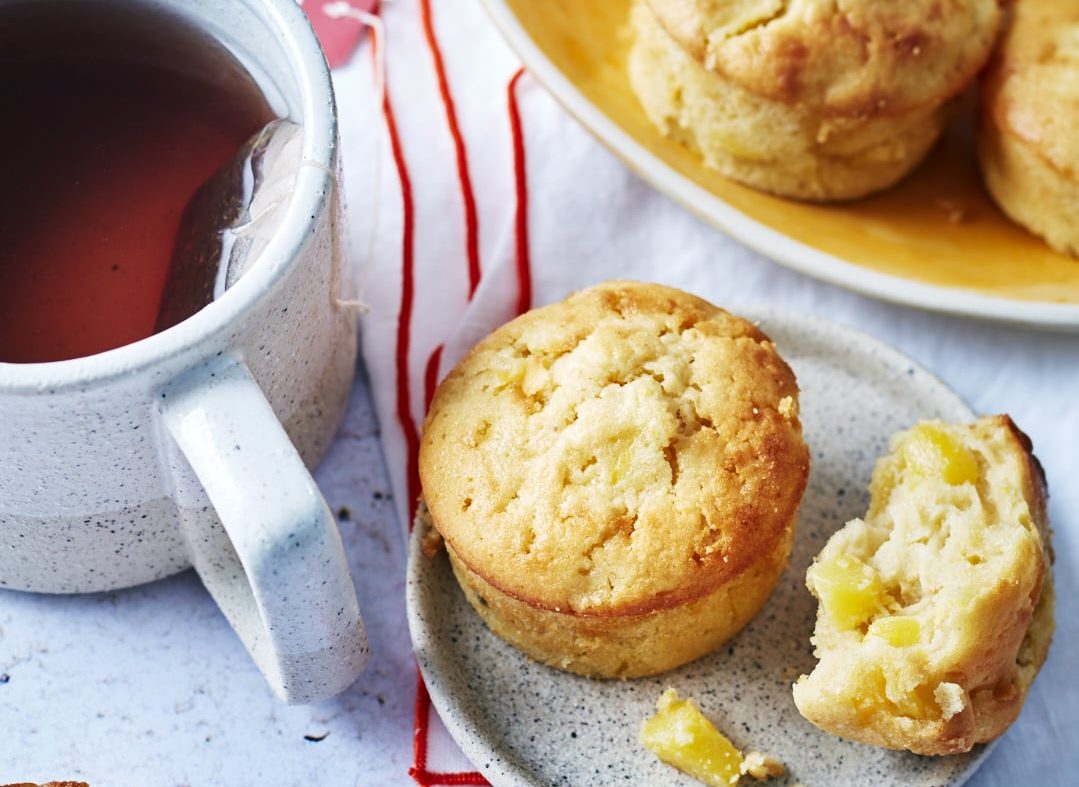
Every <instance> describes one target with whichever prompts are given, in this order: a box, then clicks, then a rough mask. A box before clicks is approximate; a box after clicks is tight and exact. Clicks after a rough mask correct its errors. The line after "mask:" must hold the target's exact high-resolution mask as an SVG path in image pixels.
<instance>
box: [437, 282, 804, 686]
mask: <svg viewBox="0 0 1079 787" xmlns="http://www.w3.org/2000/svg"><path fill="white" fill-rule="evenodd" d="M808 463H809V458H808V453H807V450H806V446H805V443H804V442H803V440H802V435H801V424H800V422H799V420H798V388H797V385H796V383H795V379H794V375H793V374H792V372H791V370H790V368H789V367H788V366H787V365H786V364H785V363H784V362H783V360H782V359H781V358H780V357H779V355H778V353H777V352H776V349H775V347H774V345H773V344H772V343H771V341H769V339H768V337H767V336H765V335H764V334H763V333H762V332H761V331H760V330H759V329H757V328H756V327H755V326H754V325H753V324H751V323H749V322H747V321H746V320H743V319H741V318H739V317H735V316H733V315H731V314H729V313H727V312H725V311H723V310H722V309H718V308H716V307H715V306H712V305H711V304H709V303H707V302H706V301H703V300H701V299H700V298H697V297H694V296H692V295H689V294H688V293H685V292H682V291H680V290H675V289H671V288H669V287H662V286H659V285H654V284H639V283H633V282H609V283H606V284H601V285H598V286H595V287H592V288H590V289H587V290H584V291H581V292H579V293H576V294H575V295H572V296H570V297H569V298H567V299H566V300H565V301H562V302H560V303H556V304H553V305H550V306H546V307H543V308H539V309H534V310H533V311H530V312H528V313H527V314H524V315H522V316H521V317H518V318H517V319H516V320H513V321H512V322H510V323H508V324H507V325H505V326H503V327H502V328H499V329H498V330H496V331H495V332H494V333H492V334H491V335H490V336H488V337H487V338H486V339H484V340H483V341H481V342H480V343H479V344H478V345H476V347H474V348H473V349H472V351H471V352H470V353H469V354H468V355H467V356H466V357H465V358H464V359H463V360H462V361H461V362H460V363H459V364H458V365H457V366H456V368H454V370H453V371H452V372H450V374H449V375H448V376H447V378H446V379H445V380H444V381H443V382H442V384H441V385H440V386H439V388H438V391H437V393H436V394H435V397H434V400H433V402H432V404H431V410H430V413H429V415H428V418H427V422H426V424H425V426H424V432H423V440H422V443H421V448H420V476H421V480H422V484H423V495H424V499H425V502H426V510H423V511H421V520H423V521H422V522H421V526H428V525H433V526H434V527H435V528H437V530H438V532H439V533H440V534H441V535H442V537H443V538H444V540H445V543H446V548H447V552H448V553H449V558H450V561H451V563H452V566H453V570H454V573H455V575H456V577H457V579H458V581H459V582H460V584H461V587H462V588H463V589H464V591H465V594H466V596H467V597H468V599H469V601H470V602H471V603H472V605H473V606H474V607H475V608H476V610H477V612H479V614H480V615H481V617H482V618H483V619H484V621H486V623H487V625H488V626H489V627H490V628H491V629H492V630H493V631H494V632H495V633H496V634H498V635H499V636H501V637H503V638H504V639H506V640H508V641H509V642H511V643H512V644H514V645H516V646H517V647H518V648H521V649H522V650H524V651H525V652H526V653H528V654H529V655H531V656H532V657H534V658H535V659H537V660H539V661H541V662H544V663H546V664H549V665H551V666H554V667H558V668H559V669H564V670H569V671H572V672H577V673H581V674H584V675H591V676H597V677H632V676H639V675H649V674H653V673H657V672H661V671H663V670H667V669H670V668H672V667H675V666H678V665H679V664H683V663H685V662H687V661H690V660H692V659H694V658H697V657H698V656H701V655H703V654H704V653H706V652H707V651H709V650H711V649H712V648H714V647H715V646H716V645H718V644H719V643H721V642H723V641H725V640H727V639H728V638H729V637H731V636H732V635H733V634H734V633H735V632H737V631H738V630H739V629H740V628H741V627H742V626H743V625H745V623H746V622H748V621H749V620H750V618H752V617H753V616H754V615H755V614H756V612H757V610H758V609H759V608H760V606H761V605H762V604H763V603H764V601H765V599H766V598H767V597H768V595H769V593H770V592H771V590H772V587H773V585H774V584H775V581H776V579H777V578H778V576H779V574H780V572H781V571H782V570H783V567H784V566H785V565H786V561H787V555H788V552H789V551H790V545H791V538H792V534H793V528H794V521H795V515H796V513H797V509H798V505H799V502H800V500H801V497H802V493H803V492H804V490H805V485H806V478H807V474H808Z"/></svg>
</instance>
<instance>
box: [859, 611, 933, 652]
mask: <svg viewBox="0 0 1079 787" xmlns="http://www.w3.org/2000/svg"><path fill="white" fill-rule="evenodd" d="M869 634H870V635H871V636H875V637H880V638H881V639H883V640H885V641H886V642H887V643H888V644H889V645H892V646H893V647H896V648H909V647H910V646H911V645H916V644H918V642H919V640H920V639H921V636H922V627H921V626H920V625H918V621H917V620H916V619H915V618H912V617H909V616H907V615H896V616H894V617H886V618H877V619H876V620H874V621H873V622H872V623H871V624H870V625H869Z"/></svg>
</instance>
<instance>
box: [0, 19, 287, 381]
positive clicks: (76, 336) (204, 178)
mask: <svg viewBox="0 0 1079 787" xmlns="http://www.w3.org/2000/svg"><path fill="white" fill-rule="evenodd" d="M0 20H2V24H0V107H3V108H4V111H3V113H2V115H0V362H13V363H28V362H39V361H59V360H64V359H69V358H77V357H82V356H86V355H91V354H94V353H98V352H102V351H104V350H108V349H111V348H115V347H119V346H122V345H125V344H129V343H131V342H134V341H137V340H139V339H142V338H145V337H147V336H149V335H151V334H153V333H154V332H155V331H157V330H161V329H164V328H166V327H168V326H169V325H171V324H174V323H175V322H178V321H179V320H180V319H182V318H184V317H185V316H187V315H186V312H185V311H183V308H185V307H184V303H185V298H186V294H184V293H181V296H183V297H180V298H177V297H176V294H175V293H174V294H173V296H172V297H171V299H167V298H165V294H166V290H167V288H168V286H169V282H170V278H171V274H170V271H174V270H176V269H178V268H182V269H184V270H185V271H186V275H187V280H188V281H189V282H190V281H195V280H198V279H199V278H200V276H201V274H198V272H197V271H196V275H194V276H192V270H191V262H190V260H184V259H175V260H174V256H176V252H177V243H178V239H179V238H181V236H182V237H183V238H186V239H187V242H188V243H190V240H191V238H192V237H196V238H197V237H198V236H199V234H200V232H205V233H206V236H207V238H209V239H210V246H212V245H213V242H214V240H213V239H214V238H216V237H217V236H218V235H220V232H221V227H220V226H218V225H219V223H220V220H221V217H220V216H218V213H219V211H215V210H214V209H210V210H207V209H206V205H205V195H206V194H207V193H210V194H211V195H214V194H218V195H220V193H221V192H222V188H221V184H222V183H226V182H231V181H232V180H235V178H231V177H226V176H223V175H222V172H225V173H226V175H227V174H228V173H227V171H228V170H229V169H230V168H231V169H235V168H236V167H239V166H243V165H244V162H245V161H246V158H245V157H249V156H250V155H251V149H250V146H249V145H248V142H249V140H251V139H253V138H256V137H258V135H259V134H260V133H261V132H262V131H263V130H264V129H265V128H266V126H267V124H268V123H270V122H272V121H273V120H274V119H275V117H276V113H275V112H274V110H273V109H272V108H271V106H270V103H269V101H268V100H267V98H266V96H265V94H264V92H263V90H261V89H260V87H259V84H258V83H257V82H256V80H255V79H254V78H253V77H252V76H251V74H250V73H248V71H247V70H245V69H244V67H243V65H241V63H240V62H239V61H238V59H237V58H236V57H235V56H234V55H233V54H232V53H230V52H229V50H228V49H227V48H226V47H224V46H223V45H222V44H220V43H218V42H217V41H215V40H214V39H213V38H211V37H210V36H209V35H208V34H206V33H205V32H203V31H200V30H199V29H198V28H197V27H195V26H194V24H192V23H191V22H189V21H187V20H185V19H184V18H182V17H180V16H173V15H166V14H164V13H163V12H162V11H160V10H151V9H149V8H148V7H146V6H143V5H140V4H138V3H128V4H122V3H120V4H118V3H111V2H110V3H91V2H77V3H76V2H68V1H64V0H60V1H58V2H51V1H46V0H34V2H30V3H21V4H19V3H16V4H13V5H5V6H0ZM245 146H246V147H245ZM238 154H239V155H240V159H237V155H238ZM241 180H242V179H241ZM208 184H209V186H208ZM214 184H217V185H216V186H215V185H214ZM200 189H201V190H202V191H201V193H202V194H203V195H204V198H203V200H202V209H201V210H188V208H189V203H191V202H192V198H193V197H194V196H195V194H196V193H197V192H199V191H200ZM226 196H227V195H226ZM241 196H242V195H241ZM248 196H250V195H248ZM215 198H217V197H215ZM237 199H240V197H237ZM234 201H235V200H234ZM185 212H186V214H185ZM233 212H235V211H233ZM185 215H186V220H185ZM199 222H202V223H203V224H205V225H206V226H204V227H203V226H196V225H198V224H199ZM181 228H182V232H181ZM180 245H183V244H182V243H181V244H180ZM180 256H182V254H181V255H180ZM204 256H205V259H204V260H200V261H198V262H197V264H204V265H206V266H208V267H209V268H216V265H217V262H218V261H217V260H216V259H215V258H214V257H213V255H212V254H207V255H204ZM216 276H217V271H216V269H209V270H207V271H206V272H205V276H204V277H203V278H206V279H209V280H213V279H214V278H216ZM184 286H191V285H190V283H189V284H188V285H184ZM166 301H168V303H169V305H170V307H172V314H171V317H170V318H169V319H164V320H162V319H161V318H160V314H159V312H160V311H161V309H162V305H163V303H165V302H166ZM177 302H179V303H180V308H181V311H176V309H175V307H176V304H177ZM192 303H193V304H194V305H193V306H192V307H191V309H192V310H197V308H199V306H201V305H202V304H203V303H204V300H198V299H196V300H194V301H192Z"/></svg>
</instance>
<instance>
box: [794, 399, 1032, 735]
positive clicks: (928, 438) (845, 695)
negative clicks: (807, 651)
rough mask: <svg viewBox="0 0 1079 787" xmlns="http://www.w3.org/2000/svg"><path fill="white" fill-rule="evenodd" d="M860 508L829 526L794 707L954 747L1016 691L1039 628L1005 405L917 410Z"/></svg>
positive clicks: (1022, 459)
mask: <svg viewBox="0 0 1079 787" xmlns="http://www.w3.org/2000/svg"><path fill="white" fill-rule="evenodd" d="M870 495H871V499H870V503H869V512H868V513H867V514H866V517H865V519H864V520H862V519H855V520H853V521H851V522H848V523H847V525H846V526H845V527H844V528H843V529H842V530H840V531H838V532H837V533H836V534H835V535H833V536H832V538H831V539H830V540H829V541H828V544H827V545H826V546H825V547H824V549H823V550H822V551H821V553H820V554H819V555H818V556H817V558H816V560H815V562H814V563H813V565H812V566H811V567H810V569H809V572H808V573H807V576H806V582H807V584H808V585H809V589H810V591H812V593H813V595H815V596H816V597H817V598H818V599H819V600H820V608H819V611H818V614H817V628H816V631H815V633H814V636H813V643H814V645H815V646H816V653H817V657H818V658H819V659H820V663H819V664H817V666H816V668H815V669H814V670H813V672H812V674H810V675H809V676H808V677H807V676H802V677H801V678H800V679H799V680H798V682H797V683H796V684H795V685H794V702H795V704H796V705H797V706H798V710H799V711H801V713H802V715H803V716H805V717H806V718H807V719H809V720H810V721H811V722H813V723H814V724H816V725H817V726H818V727H820V728H822V729H824V730H827V731H828V732H832V733H835V734H836V735H841V736H843V737H845V738H852V739H854V740H858V741H862V742H864V743H872V744H876V745H878V746H887V747H888V748H891V749H909V750H911V751H913V752H917V753H919V754H953V753H956V752H964V751H968V750H969V749H970V748H971V747H972V746H974V744H976V743H983V742H985V741H989V740H992V739H993V738H995V737H997V736H998V735H1000V734H1001V733H1002V732H1004V730H1005V729H1007V727H1008V725H1010V724H1011V723H1012V722H1013V721H1014V720H1015V719H1016V717H1018V715H1019V711H1020V709H1021V708H1022V706H1023V701H1024V699H1025V698H1026V695H1027V691H1028V690H1029V688H1030V684H1031V682H1032V681H1033V680H1034V676H1035V675H1036V674H1037V672H1038V669H1039V668H1040V667H1041V664H1042V662H1043V661H1044V660H1045V656H1046V652H1047V651H1048V648H1049V640H1050V638H1051V637H1052V633H1053V590H1052V573H1051V562H1052V552H1051V550H1050V547H1049V537H1050V532H1049V524H1048V521H1047V517H1046V509H1045V503H1046V491H1045V477H1044V475H1043V474H1042V470H1041V466H1040V465H1039V464H1038V462H1037V460H1036V459H1035V458H1034V457H1033V455H1032V454H1031V445H1030V440H1029V439H1028V438H1027V436H1026V435H1024V434H1023V433H1022V432H1020V431H1019V430H1018V429H1017V428H1016V426H1015V424H1014V423H1012V421H1011V419H1010V418H1008V417H1007V416H1003V415H998V416H989V417H985V418H982V419H980V420H978V421H976V422H975V423H973V424H962V425H948V424H942V423H940V422H934V421H930V422H926V423H923V424H919V425H918V426H916V427H915V428H913V429H911V430H910V431H907V432H903V433H900V434H898V435H896V436H895V437H894V438H893V441H892V453H891V454H890V455H888V456H886V457H884V458H882V459H881V460H879V461H878V463H877V466H876V469H875V470H874V472H873V481H872V484H871V486H870Z"/></svg>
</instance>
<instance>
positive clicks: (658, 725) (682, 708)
mask: <svg viewBox="0 0 1079 787" xmlns="http://www.w3.org/2000/svg"><path fill="white" fill-rule="evenodd" d="M640 741H641V744H642V745H644V747H645V748H646V749H648V750H649V751H651V752H652V753H653V754H655V755H656V756H657V757H659V758H660V759H661V760H663V762H665V763H667V764H668V765H673V766H674V767H675V768H677V769H678V770H680V771H682V772H683V773H686V774H688V775H690V776H692V777H693V778H694V779H697V780H698V781H701V782H704V783H705V784H708V785H711V787H728V785H732V784H738V780H739V778H740V777H741V775H742V753H741V752H740V751H738V749H737V748H736V747H735V745H734V744H733V743H731V742H730V741H729V740H727V738H726V737H725V736H724V735H723V734H722V733H721V732H720V731H719V730H717V729H716V728H715V726H714V725H713V724H712V722H710V721H708V719H707V718H705V716H704V714H702V713H701V712H700V710H698V708H697V705H696V704H695V703H694V702H693V700H692V699H681V698H680V697H679V696H678V692H677V691H675V690H674V689H667V690H666V691H665V692H663V695H662V696H661V697H660V698H659V702H658V703H656V715H655V716H653V717H652V718H650V719H647V720H646V721H645V722H644V723H643V724H642V725H641V733H640Z"/></svg>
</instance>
